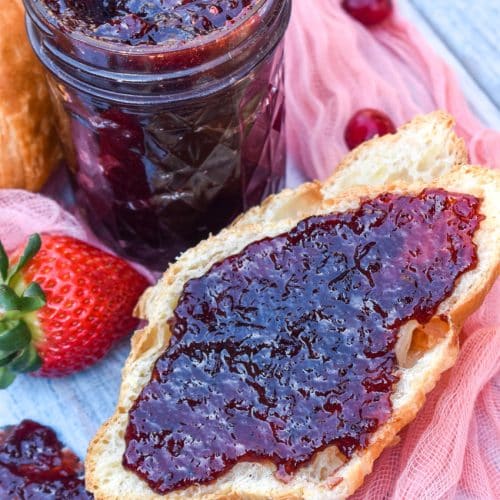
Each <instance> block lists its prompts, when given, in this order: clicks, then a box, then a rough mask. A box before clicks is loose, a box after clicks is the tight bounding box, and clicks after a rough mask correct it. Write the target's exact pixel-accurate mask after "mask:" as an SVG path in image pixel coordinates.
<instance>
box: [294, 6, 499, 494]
mask: <svg viewBox="0 0 500 500" xmlns="http://www.w3.org/2000/svg"><path fill="white" fill-rule="evenodd" d="M285 74H286V98H287V134H288V135H287V139H288V147H289V152H290V154H291V156H292V158H293V160H294V163H295V164H296V165H297V166H298V167H299V168H300V169H301V170H302V171H303V172H304V173H305V174H306V175H307V176H308V177H310V178H319V179H324V178H325V177H327V176H328V175H330V174H331V173H332V171H333V170H334V168H335V165H336V164H337V162H338V161H339V160H340V159H341V158H342V156H343V155H344V154H345V152H346V151H347V148H346V146H345V144H344V141H343V134H344V127H345V125H346V123H347V121H348V120H349V118H350V117H351V115H352V114H353V113H354V112H355V111H356V110H358V109H360V108H363V107H370V108H377V109H380V110H383V111H385V112H386V113H387V114H388V115H389V116H391V118H392V119H393V120H394V122H395V123H396V124H397V125H399V124H401V123H404V122H406V121H408V120H409V119H411V118H412V117H413V116H414V115H416V114H419V113H422V112H428V111H432V110H434V109H437V108H439V109H444V110H447V111H449V112H450V113H452V114H453V115H454V116H455V118H456V119H457V131H458V133H459V135H460V136H462V137H463V138H464V139H465V140H466V141H467V144H468V146H469V154H470V157H471V161H472V162H474V163H479V164H485V165H489V166H491V167H497V168H498V167H500V133H498V132H495V131H492V130H487V129H485V127H484V126H483V125H481V123H480V122H479V121H478V120H477V119H476V118H475V117H474V116H473V115H472V114H471V112H470V110H469V109H468V106H467V104H466V101H465V99H464V96H463V95H462V93H461V91H460V88H459V86H458V84H457V81H456V79H455V77H454V75H453V73H452V72H451V71H450V69H449V68H448V67H447V65H446V64H445V63H444V62H443V61H442V60H441V59H440V58H439V57H437V56H436V55H435V54H434V52H433V50H432V49H431V48H430V47H429V46H428V44H427V43H426V42H425V41H424V40H423V39H422V37H421V36H420V35H419V33H417V32H416V30H415V29H413V28H412V27H411V26H410V25H409V24H408V23H406V22H405V21H403V20H402V19H400V17H399V16H398V15H397V14H396V15H394V16H393V17H392V18H391V19H390V20H388V21H386V22H385V23H383V24H381V25H379V26H377V27H375V28H371V29H368V28H366V27H364V26H363V25H361V24H360V23H358V22H356V21H355V20H353V19H352V18H350V17H349V16H348V15H347V14H346V13H345V12H344V11H343V10H342V8H341V7H340V1H333V0H314V1H313V2H312V1H309V0H294V1H293V13H292V21H291V24H290V28H289V31H288V33H287V40H286V72H285ZM499 299H500V283H499V282H498V281H497V283H496V285H495V287H494V289H493V290H492V291H491V292H490V294H489V295H488V297H487V299H486V301H485V303H484V305H483V306H482V307H481V309H480V310H479V311H478V312H476V314H474V315H473V316H472V317H471V318H470V319H469V321H468V322H467V323H466V325H465V328H464V329H463V331H462V334H461V343H462V349H461V353H460V357H459V359H458V361H457V363H456V365H455V367H454V368H452V369H451V370H450V371H449V372H447V373H446V374H445V375H444V376H443V378H442V379H441V381H440V382H439V384H438V386H437V387H436V389H435V390H434V391H433V392H432V393H431V394H430V395H429V396H428V398H427V402H426V404H425V406H424V408H423V410H422V411H421V412H420V413H419V415H418V416H417V418H416V420H415V421H414V422H413V423H412V424H410V425H409V426H408V428H407V429H406V430H405V431H403V433H402V435H401V441H400V443H399V444H398V445H397V446H395V447H393V448H390V449H387V450H385V451H384V452H383V454H382V455H381V457H380V458H379V460H378V461H377V462H376V463H375V466H374V469H373V474H371V475H370V476H369V477H367V479H366V481H365V484H364V486H363V487H362V488H361V490H359V491H358V492H357V493H356V494H355V498H356V499H373V500H380V499H398V500H399V499H412V500H413V499H429V500H431V499H432V500H436V499H451V498H457V499H466V498H467V499H469V498H470V499H472V498H474V499H489V498H491V499H493V498H495V499H498V498H500V375H499V367H500V312H499V309H500V307H499V306H500V300H499Z"/></svg>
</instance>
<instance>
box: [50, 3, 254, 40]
mask: <svg viewBox="0 0 500 500" xmlns="http://www.w3.org/2000/svg"><path fill="white" fill-rule="evenodd" d="M40 1H41V2H42V3H44V4H45V5H46V7H47V8H48V9H49V11H50V12H51V13H52V14H53V15H54V16H55V17H56V18H57V19H58V22H59V25H60V27H61V28H63V29H65V30H67V31H76V32H80V33H83V34H85V35H87V36H91V37H94V38H99V39H103V40H107V41H111V42H117V43H124V44H128V45H139V44H148V45H157V44H162V43H166V42H171V41H178V40H186V39H191V38H194V37H197V36H203V35H207V34H209V33H212V32H213V31H215V30H219V29H221V28H224V27H226V26H229V25H231V24H232V23H234V22H235V20H236V19H237V18H239V17H240V16H242V15H244V14H245V13H246V12H247V10H248V8H249V7H250V6H251V5H252V4H254V3H255V0H211V1H200V0H150V1H140V0H91V1H90V0H88V1H85V2H82V1H80V0H78V1H77V0H40Z"/></svg>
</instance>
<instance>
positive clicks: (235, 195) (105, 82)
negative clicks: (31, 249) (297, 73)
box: [25, 0, 291, 270]
mask: <svg viewBox="0 0 500 500" xmlns="http://www.w3.org/2000/svg"><path fill="white" fill-rule="evenodd" d="M25 4H26V8H27V13H28V16H27V24H28V33H29V36H30V40H31V43H32V45H33V47H34V49H35V51H36V53H37V54H38V56H39V58H40V59H41V60H42V62H43V63H44V65H45V66H46V68H47V69H48V78H49V82H50V84H51V88H52V91H53V92H52V93H53V96H54V102H55V104H56V107H57V110H58V117H59V129H60V134H61V138H62V141H63V144H64V147H65V150H66V159H67V163H68V165H69V167H70V169H71V172H72V174H73V175H72V179H73V185H74V188H75V195H76V199H77V202H78V205H79V207H80V208H81V209H82V210H83V212H84V214H85V216H86V217H87V219H88V220H89V222H90V224H91V227H92V228H93V229H94V230H95V231H96V232H97V233H98V235H99V236H100V237H101V238H103V239H104V240H105V241H106V242H107V243H108V244H109V245H111V246H112V247H113V248H114V249H115V250H116V251H117V252H118V253H121V254H122V255H125V256H126V257H129V258H132V259H134V260H137V261H139V262H141V263H142V264H145V265H147V266H148V267H150V268H153V269H157V270H163V269H164V268H165V266H166V264H167V263H168V262H170V261H172V260H173V259H174V258H175V257H176V256H177V255H178V254H179V253H180V252H182V251H183V250H185V249H186V248H188V247H189V246H192V245H194V244H196V243H197V242H198V241H200V240H201V239H203V238H205V237H206V236H207V235H208V234H209V233H214V232H217V231H219V230H220V229H221V228H222V227H224V226H225V225H227V224H228V223H229V222H231V220H233V219H234V218H235V217H236V216H237V215H238V214H239V213H241V212H242V211H244V210H246V209H248V208H249V207H251V206H253V205H256V204H258V203H260V202H261V201H262V200H263V199H264V198H265V197H266V196H268V195H269V194H272V193H274V192H277V191H278V190H279V189H281V187H282V186H283V183H284V174H285V163H286V156H285V134H284V116H285V110H284V96H283V42H282V39H283V35H284V32H285V29H286V26H287V24H288V20H289V16H290V5H291V2H290V1H289V0H235V1H228V0H217V1H214V2H210V5H208V4H207V5H205V3H203V2H194V1H182V2H181V1H178V0H167V1H163V2H145V3H138V2H131V1H128V0H119V1H117V2H112V3H110V2H105V1H104V0H97V1H94V2H88V3H86V4H84V6H82V3H81V2H75V1H73V0H68V1H64V2H63V1H61V0H25Z"/></svg>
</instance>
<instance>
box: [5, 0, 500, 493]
mask: <svg viewBox="0 0 500 500" xmlns="http://www.w3.org/2000/svg"><path fill="white" fill-rule="evenodd" d="M339 3H340V2H339V1H338V0H293V15H292V22H291V25H290V29H289V32H288V34H287V42H286V43H287V45H286V50H287V52H286V53H287V55H286V58H287V59H286V64H287V68H286V93H287V120H288V122H287V126H288V131H287V133H288V144H289V149H290V154H291V155H292V157H293V158H294V162H295V164H296V165H298V166H299V167H300V168H301V169H302V170H303V171H304V172H305V173H306V175H308V176H309V177H311V178H312V177H315V178H325V177H326V176H327V175H329V174H330V173H331V172H332V171H333V169H334V168H335V165H336V163H337V162H338V161H339V159H340V158H341V157H342V156H343V155H344V153H345V152H346V147H345V145H344V141H343V132H344V126H345V124H346V123H347V121H348V119H349V118H350V116H351V115H352V113H353V112H354V111H356V110H357V109H359V108H362V107H374V108H378V109H381V110H383V111H385V112H386V113H387V114H388V115H389V116H391V117H392V118H393V120H394V122H395V123H396V124H397V125H399V124H401V123H403V122H405V121H407V120H409V119H411V118H412V117H413V116H414V115H415V114H417V113H422V112H427V111H432V110H434V109H436V108H442V109H445V110H447V111H449V112H451V113H452V114H453V115H454V116H455V117H456V118H457V121H458V132H459V134H460V135H462V136H463V137H464V138H465V139H466V140H467V143H468V145H469V149H470V156H471V159H472V161H473V162H476V163H480V164H488V165H490V166H496V167H500V134H499V133H498V132H495V131H492V130H487V129H485V128H484V127H483V126H482V125H481V123H480V122H479V121H478V120H477V119H476V118H475V117H474V116H473V115H472V114H471V112H470V111H469V109H468V107H467V104H466V102H465V99H464V97H463V95H462V93H461V91H460V88H459V86H458V84H457V81H456V79H455V77H454V75H453V74H452V72H451V71H450V69H449V68H448V67H447V66H446V64H445V63H444V62H443V61H441V60H440V59H439V58H438V57H437V56H436V55H435V54H434V53H433V51H432V49H431V48H430V47H429V46H428V45H427V43H426V42H425V41H424V40H423V39H422V37H421V36H420V35H419V34H418V33H417V32H416V31H415V30H414V29H413V28H412V27H411V26H410V25H409V24H408V23H406V22H404V21H403V20H402V19H400V18H399V17H398V16H397V15H396V16H394V17H393V18H392V19H391V20H389V21H388V22H385V23H384V24H382V25H380V26H378V27H376V28H372V29H366V28H365V27H364V26H362V25H361V24H359V23H357V22H355V21H354V20H352V19H351V18H350V17H349V16H347V15H346V14H345V13H344V12H343V11H342V9H341V8H340V7H339ZM34 231H38V232H45V231H46V232H58V233H65V234H70V235H73V236H75V237H77V238H81V239H86V240H89V241H91V242H93V243H94V244H98V242H97V241H96V240H95V238H94V237H93V236H92V235H91V234H90V233H89V232H88V231H87V230H86V229H85V228H84V227H83V226H82V225H81V224H80V222H79V221H78V220H77V219H76V218H75V217H73V216H72V215H70V214H69V213H67V212H65V211H64V210H63V209H62V208H61V207H60V206H59V205H58V204H57V203H55V202H54V201H52V200H50V199H48V198H45V197H43V196H41V195H33V194H30V193H26V192H24V191H17V190H0V239H1V240H2V241H3V242H4V244H5V246H6V248H7V250H13V249H14V248H15V247H16V246H18V245H20V244H21V243H22V242H23V241H24V240H25V238H26V237H27V235H29V234H30V233H32V232H34ZM143 272H146V271H145V270H143ZM499 298H500V283H498V282H497V284H496V286H495V288H494V290H493V291H492V292H491V293H490V294H489V296H488V297H487V299H486V302H485V303H484V305H483V307H482V308H481V309H480V310H479V311H478V312H477V313H476V314H474V316H473V317H471V318H470V319H469V321H468V322H467V324H466V326H465V328H464V330H463V332H462V335H461V341H462V349H461V354H460V358H459V360H458V362H457V364H456V365H455V367H454V368H452V369H451V370H450V371H448V372H447V373H446V375H445V376H444V377H443V378H442V380H441V381H440V382H439V384H438V387H437V388H436V389H435V390H434V391H433V392H432V393H431V394H430V395H429V397H428V400H427V403H426V404H425V407H424V409H423V411H422V412H421V413H420V414H419V415H418V417H417V419H416V420H415V421H414V422H413V423H412V424H410V426H409V427H408V428H407V429H406V430H405V431H403V433H402V436H401V442H400V443H399V444H398V445H397V446H395V447H393V448H390V449H387V450H386V451H385V452H384V453H383V454H382V456H381V457H380V459H379V460H378V461H377V462H376V464H375V467H374V473H373V474H372V475H370V476H369V477H368V478H367V480H366V482H365V485H364V486H363V488H362V489H361V490H360V491H359V492H358V493H357V494H356V495H355V498H356V499H373V500H380V499H403V498H404V499H429V500H430V499H432V500H435V499H448V498H450V499H451V498H460V499H465V498H474V499H487V498H492V499H493V498H500V397H499V395H500V376H499V372H498V368H499V365H500V311H499V309H500V303H499Z"/></svg>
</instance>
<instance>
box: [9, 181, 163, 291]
mask: <svg viewBox="0 0 500 500" xmlns="http://www.w3.org/2000/svg"><path fill="white" fill-rule="evenodd" d="M33 233H40V234H43V233H52V234H64V235H67V236H72V237H73V238H77V239H79V240H83V241H86V242H88V243H90V244H91V245H94V246H95V247H98V248H100V249H102V250H104V251H106V252H109V253H112V252H111V251H110V250H109V249H108V248H106V246H105V245H103V244H102V243H101V242H100V241H99V240H98V239H97V238H96V237H95V236H94V234H93V233H92V232H91V231H90V230H89V229H88V228H87V227H86V226H85V224H84V223H83V222H82V221H80V220H79V219H78V218H77V217H75V216H74V215H72V214H70V213H69V212H67V211H66V210H64V208H62V207H61V205H59V204H58V203H56V202H55V201H54V200H52V199H50V198H48V197H46V196H42V195H41V194H34V193H29V192H27V191H23V190H21V189H0V241H1V242H2V245H3V246H4V247H5V250H6V251H7V253H11V252H13V251H14V250H15V249H16V248H18V247H19V246H21V245H23V244H25V243H26V240H27V238H28V236H29V235H30V234H33ZM131 265H132V266H133V267H134V268H135V269H136V270H137V271H139V272H140V273H141V274H143V275H144V276H145V277H146V278H147V279H149V281H150V282H151V283H154V282H155V281H156V279H157V277H158V275H157V273H156V274H155V273H152V272H150V271H149V270H148V269H146V268H144V267H143V266H140V265H138V264H135V263H132V262H131Z"/></svg>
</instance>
